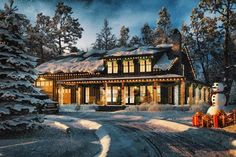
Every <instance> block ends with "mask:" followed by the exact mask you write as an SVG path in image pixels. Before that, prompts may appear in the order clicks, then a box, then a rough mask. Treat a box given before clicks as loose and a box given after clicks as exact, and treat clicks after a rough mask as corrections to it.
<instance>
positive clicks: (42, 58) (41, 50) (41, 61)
mask: <svg viewBox="0 0 236 157" xmlns="http://www.w3.org/2000/svg"><path fill="white" fill-rule="evenodd" d="M40 53H41V59H40V64H41V63H43V62H44V61H45V60H44V53H43V43H42V42H41V43H40Z"/></svg>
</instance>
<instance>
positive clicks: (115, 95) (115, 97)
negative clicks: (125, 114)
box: [112, 86, 118, 102]
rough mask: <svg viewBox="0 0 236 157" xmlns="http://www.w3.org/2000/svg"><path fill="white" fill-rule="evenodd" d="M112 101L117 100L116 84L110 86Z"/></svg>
mask: <svg viewBox="0 0 236 157" xmlns="http://www.w3.org/2000/svg"><path fill="white" fill-rule="evenodd" d="M112 95H113V100H112V101H113V102H117V97H118V86H113V88H112Z"/></svg>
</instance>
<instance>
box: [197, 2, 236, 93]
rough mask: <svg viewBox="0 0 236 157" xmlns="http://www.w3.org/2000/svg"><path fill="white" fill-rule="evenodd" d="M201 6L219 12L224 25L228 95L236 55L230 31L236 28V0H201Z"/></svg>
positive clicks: (219, 18)
mask: <svg viewBox="0 0 236 157" xmlns="http://www.w3.org/2000/svg"><path fill="white" fill-rule="evenodd" d="M199 7H200V8H201V9H203V11H205V12H206V11H208V12H209V13H217V14H216V16H217V18H218V21H219V22H221V23H222V24H223V25H222V28H223V30H222V33H223V34H224V44H223V46H224V51H223V52H224V80H225V84H226V86H227V87H226V89H225V91H226V96H227V97H228V95H229V90H230V83H231V82H232V80H231V79H232V77H233V76H232V75H230V72H229V71H230V69H229V67H231V66H230V65H231V58H233V56H232V55H234V52H232V51H231V50H230V42H231V40H230V32H231V30H232V29H234V28H235V25H234V24H233V23H234V22H233V20H234V18H233V16H234V14H235V9H236V3H235V0H201V1H200V3H199Z"/></svg>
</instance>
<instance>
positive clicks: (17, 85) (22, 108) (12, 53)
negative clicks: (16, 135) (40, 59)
mask: <svg viewBox="0 0 236 157" xmlns="http://www.w3.org/2000/svg"><path fill="white" fill-rule="evenodd" d="M4 8H5V9H4V10H0V40H1V44H0V49H1V52H0V132H1V131H6V130H8V131H13V130H16V129H20V130H24V129H29V128H31V127H32V126H33V123H32V122H33V121H34V120H36V119H35V117H33V118H32V116H26V115H28V114H29V113H33V112H35V111H36V108H37V107H40V106H41V105H43V102H42V101H41V100H38V99H35V98H34V97H32V96H31V95H32V94H35V93H36V94H39V92H38V90H36V89H35V88H34V87H33V83H34V81H35V79H36V78H37V75H36V71H35V70H34V67H35V66H36V58H34V57H31V56H30V55H27V51H28V48H27V47H26V42H25V38H24V37H23V33H24V32H25V29H26V26H27V25H28V22H29V21H28V20H27V19H26V17H25V16H24V15H22V14H18V13H16V10H17V8H16V7H13V0H11V1H10V2H9V4H5V7H4ZM22 115H23V116H22Z"/></svg>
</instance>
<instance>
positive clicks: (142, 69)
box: [140, 59, 145, 72]
mask: <svg viewBox="0 0 236 157" xmlns="http://www.w3.org/2000/svg"><path fill="white" fill-rule="evenodd" d="M140 72H145V60H143V59H142V60H140Z"/></svg>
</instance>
